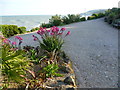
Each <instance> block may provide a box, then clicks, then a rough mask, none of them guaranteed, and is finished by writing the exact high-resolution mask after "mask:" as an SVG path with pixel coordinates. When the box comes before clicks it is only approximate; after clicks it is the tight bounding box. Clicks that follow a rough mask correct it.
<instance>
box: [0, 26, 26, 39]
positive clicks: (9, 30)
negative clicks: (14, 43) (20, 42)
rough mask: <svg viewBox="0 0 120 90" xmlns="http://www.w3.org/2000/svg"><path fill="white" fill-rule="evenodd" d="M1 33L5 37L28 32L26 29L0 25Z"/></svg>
mask: <svg viewBox="0 0 120 90" xmlns="http://www.w3.org/2000/svg"><path fill="white" fill-rule="evenodd" d="M0 31H2V34H3V35H4V36H5V37H10V36H14V35H16V34H21V33H24V32H26V28H25V27H18V26H16V25H0Z"/></svg>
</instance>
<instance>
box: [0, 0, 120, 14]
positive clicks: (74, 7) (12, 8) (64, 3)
mask: <svg viewBox="0 0 120 90" xmlns="http://www.w3.org/2000/svg"><path fill="white" fill-rule="evenodd" d="M118 2H119V0H0V15H55V14H60V15H66V14H79V13H82V12H86V11H89V10H94V9H108V8H112V7H118Z"/></svg>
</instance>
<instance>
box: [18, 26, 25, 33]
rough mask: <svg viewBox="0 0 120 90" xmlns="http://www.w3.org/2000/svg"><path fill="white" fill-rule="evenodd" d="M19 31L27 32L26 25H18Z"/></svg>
mask: <svg viewBox="0 0 120 90" xmlns="http://www.w3.org/2000/svg"><path fill="white" fill-rule="evenodd" d="M18 30H19V33H20V34H21V33H25V32H26V27H18Z"/></svg>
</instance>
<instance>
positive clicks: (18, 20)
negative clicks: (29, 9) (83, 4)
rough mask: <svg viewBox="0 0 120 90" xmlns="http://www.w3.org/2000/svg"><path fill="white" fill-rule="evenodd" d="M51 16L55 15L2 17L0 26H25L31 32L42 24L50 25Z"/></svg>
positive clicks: (0, 17)
mask: <svg viewBox="0 0 120 90" xmlns="http://www.w3.org/2000/svg"><path fill="white" fill-rule="evenodd" d="M51 16H53V15H16V16H0V24H2V25H5V24H7V25H17V26H18V27H21V26H24V27H26V30H27V31H30V30H31V29H32V28H35V27H39V26H40V25H41V24H42V23H48V22H49V19H50V18H51ZM61 16H64V15H61ZM82 16H84V15H82Z"/></svg>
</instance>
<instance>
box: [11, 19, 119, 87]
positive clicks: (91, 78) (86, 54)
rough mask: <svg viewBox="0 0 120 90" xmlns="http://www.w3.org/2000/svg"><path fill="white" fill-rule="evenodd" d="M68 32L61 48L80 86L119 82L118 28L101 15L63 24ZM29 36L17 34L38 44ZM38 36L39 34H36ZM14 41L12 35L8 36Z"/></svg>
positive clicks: (34, 44) (110, 84)
mask: <svg viewBox="0 0 120 90" xmlns="http://www.w3.org/2000/svg"><path fill="white" fill-rule="evenodd" d="M62 27H66V29H67V31H68V30H70V31H71V35H70V36H68V37H66V38H65V44H64V48H63V49H64V51H65V52H66V53H67V54H68V56H69V57H70V58H71V60H72V62H73V68H74V70H75V74H76V77H77V81H78V84H79V87H80V88H113V87H117V84H118V30H117V29H115V28H113V27H111V26H110V25H108V24H107V23H105V22H104V20H103V18H101V19H96V20H90V21H85V22H78V23H74V24H69V25H65V26H62ZM32 35H36V36H38V35H37V34H36V33H35V32H34V33H29V34H24V35H20V36H21V37H22V38H23V44H22V45H23V46H24V45H32V46H37V45H38V43H37V42H35V41H33V37H32ZM38 37H39V36H38ZM10 39H11V40H14V38H13V37H11V38H10Z"/></svg>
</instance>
